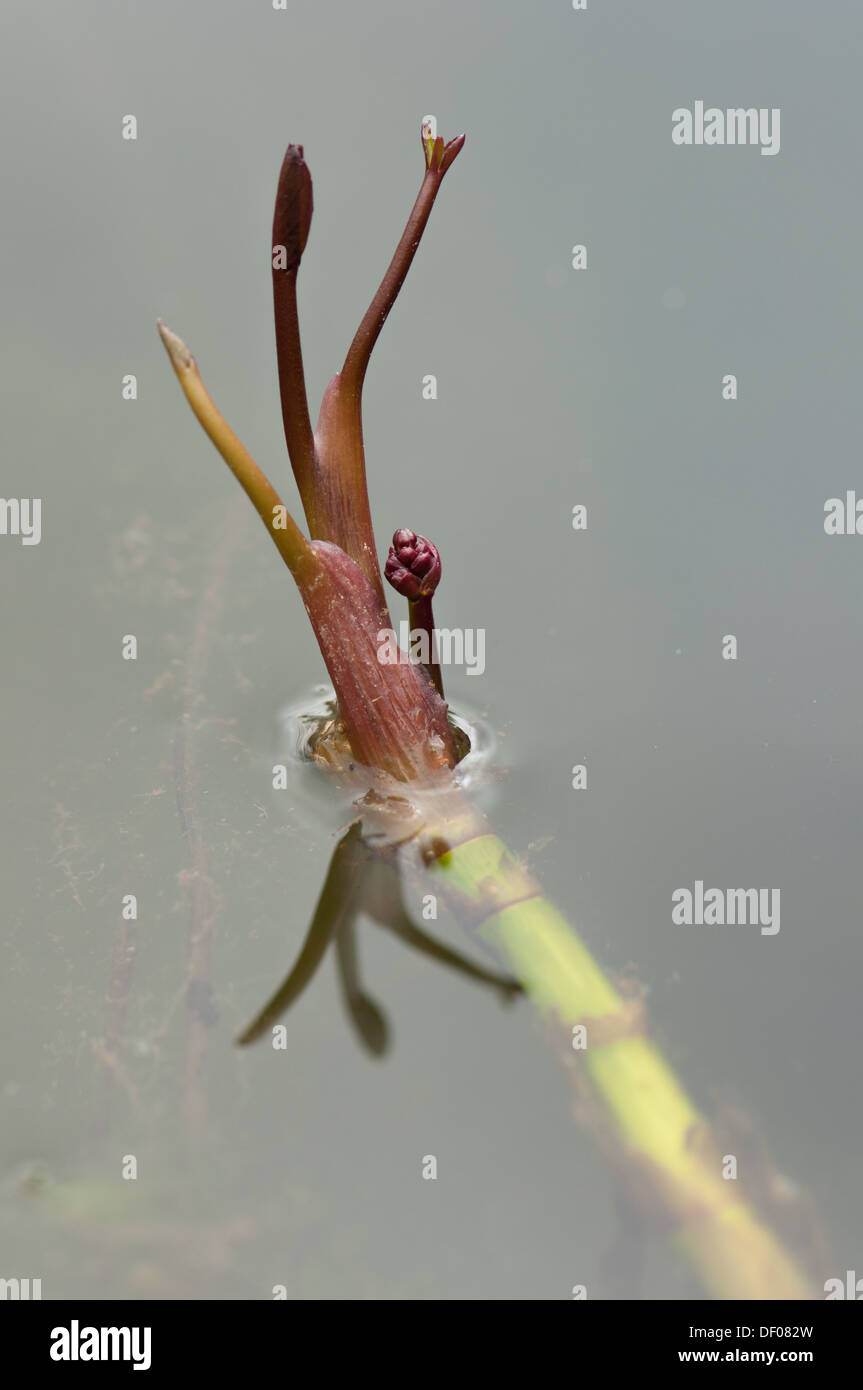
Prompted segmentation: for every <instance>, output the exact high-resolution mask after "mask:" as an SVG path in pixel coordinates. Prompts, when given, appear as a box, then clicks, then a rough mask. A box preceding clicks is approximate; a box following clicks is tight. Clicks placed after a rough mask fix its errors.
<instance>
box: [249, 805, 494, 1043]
mask: <svg viewBox="0 0 863 1390" xmlns="http://www.w3.org/2000/svg"><path fill="white" fill-rule="evenodd" d="M397 856H398V846H396V845H391V844H388V845H384V846H378V845H373V844H371V843H370V842H369V841H368V840H367V839H365V838H364V837H363V834H362V827H361V825H360V823H359V821H357V822H355V823H354V824H353V825H352V826H351V827H350V829H349V830H348V831H347V833H346V834H345V836H344V837H343V838H342V839H341V840H340V841H339V843H338V845H337V846H336V848H335V851H334V853H333V857H332V859H331V861H330V866H329V870H328V872H327V877H326V879H325V881H324V886H323V889H322V890H321V895H320V897H319V899H318V902H317V906H316V908H315V911H314V915H313V917H312V922H311V926H310V927H309V930H308V933H307V935H306V939H305V942H304V943H303V947H302V950H301V951H300V954H299V957H298V959H297V962H296V964H295V965H294V967H293V969H292V970H291V971H290V973H289V974H288V976H287V978H286V979H285V981H284V983H283V984H282V985H281V986H280V987H279V989H278V990H277V991H276V993H275V994H274V995H273V997H272V998H271V999H270V1000H269V1002H268V1003H267V1004H266V1005H265V1006H264V1008H263V1009H262V1010H261V1012H260V1013H259V1014H258V1016H257V1018H256V1019H255V1020H254V1022H253V1023H251V1024H250V1025H249V1027H248V1028H246V1029H245V1030H244V1031H243V1032H242V1033H241V1034H240V1036H239V1038H238V1039H237V1041H238V1042H239V1043H240V1044H246V1043H251V1042H256V1041H257V1040H258V1039H259V1038H260V1037H262V1036H263V1034H264V1033H266V1032H267V1030H268V1029H270V1028H271V1027H272V1026H273V1025H274V1024H275V1023H276V1022H277V1020H278V1019H279V1018H281V1016H282V1015H283V1014H284V1013H285V1011H286V1010H287V1009H289V1008H290V1007H291V1005H292V1004H293V1003H295V1002H296V1000H297V999H298V998H299V996H300V995H301V994H302V992H303V990H304V989H305V988H306V986H307V985H308V984H309V983H310V981H311V980H312V978H313V976H314V975H315V972H316V971H317V969H318V966H319V965H320V963H321V961H322V960H323V957H324V954H325V953H326V949H327V947H328V946H329V944H330V942H331V941H332V940H333V939H335V948H336V963H337V967H338V977H339V985H340V989H341V995H342V999H343V1002H344V1005H345V1008H346V1010H347V1014H348V1017H349V1019H350V1021H351V1023H352V1024H353V1027H354V1030H355V1032H356V1034H357V1037H358V1038H359V1040H360V1041H361V1043H362V1044H363V1046H364V1047H365V1048H366V1049H367V1050H368V1051H369V1052H370V1053H371V1054H372V1055H373V1056H381V1055H382V1054H383V1053H384V1052H385V1051H386V1050H387V1047H388V1045H389V1028H388V1026H387V1021H386V1018H385V1016H384V1014H383V1013H382V1012H381V1010H380V1008H379V1007H378V1005H377V1004H376V1003H375V1002H374V1000H373V999H371V998H370V997H369V995H368V994H366V992H365V991H364V989H363V987H362V984H361V981H360V978H359V970H358V966H357V949H356V919H357V917H358V916H359V914H360V913H365V914H366V915H367V916H369V917H371V918H372V919H373V920H374V921H375V922H377V923H378V924H379V925H380V926H383V927H388V928H389V930H390V931H393V932H395V934H396V935H397V936H398V937H400V938H401V940H402V941H404V942H405V943H406V944H407V945H408V946H412V947H413V948H414V949H415V950H417V951H420V952H422V953H423V954H424V955H426V956H429V957H430V958H431V959H432V960H436V961H439V962H440V963H441V964H442V965H447V966H449V967H450V968H451V969H452V970H456V971H458V972H460V973H461V974H463V975H465V976H467V978H468V979H471V980H474V981H476V982H477V983H480V984H484V985H489V986H490V987H491V988H492V989H495V990H497V992H498V993H499V995H500V997H501V998H502V999H503V1000H504V1001H508V1000H511V999H512V998H513V997H514V996H515V995H516V994H519V993H521V985H519V984H518V983H517V981H515V980H512V979H509V978H507V977H506V976H504V975H500V974H498V973H497V972H496V971H492V970H486V969H484V968H483V967H482V966H479V965H476V964H474V962H473V961H470V960H468V959H467V957H465V956H462V955H460V954H459V952H457V951H453V950H451V949H450V948H449V947H447V946H443V945H442V944H441V943H440V942H438V941H435V940H434V938H433V937H431V936H429V935H428V934H427V933H426V932H423V931H420V929H419V927H417V926H416V925H415V924H414V923H413V922H412V921H411V918H410V917H409V915H408V913H407V910H406V908H405V905H404V899H403V897H402V889H401V869H400V866H399V862H398V857H397Z"/></svg>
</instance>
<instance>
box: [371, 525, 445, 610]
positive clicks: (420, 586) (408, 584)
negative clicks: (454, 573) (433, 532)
mask: <svg viewBox="0 0 863 1390" xmlns="http://www.w3.org/2000/svg"><path fill="white" fill-rule="evenodd" d="M384 574H385V575H386V577H387V579H388V580H389V582H390V584H392V586H393V588H394V589H395V590H396V592H397V593H399V594H401V595H402V597H403V598H406V599H409V600H410V602H411V603H415V602H416V600H417V599H418V598H431V596H432V594H433V593H434V591H435V589H436V588H437V586H438V583H439V582H440V575H441V563H440V554H439V553H438V548H437V546H436V545H432V542H431V541H429V540H426V538H425V536H418V535H417V534H416V533H415V532H414V531H407V530H401V531H396V533H395V535H394V536H393V543H392V545H391V546H390V553H389V555H388V557H387V562H386V565H385V567H384Z"/></svg>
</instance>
